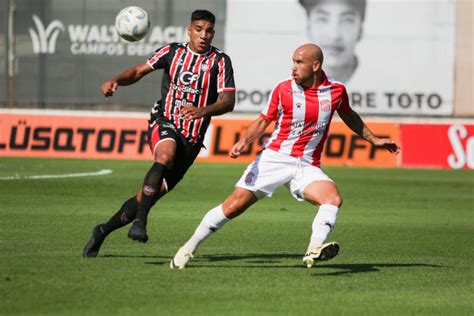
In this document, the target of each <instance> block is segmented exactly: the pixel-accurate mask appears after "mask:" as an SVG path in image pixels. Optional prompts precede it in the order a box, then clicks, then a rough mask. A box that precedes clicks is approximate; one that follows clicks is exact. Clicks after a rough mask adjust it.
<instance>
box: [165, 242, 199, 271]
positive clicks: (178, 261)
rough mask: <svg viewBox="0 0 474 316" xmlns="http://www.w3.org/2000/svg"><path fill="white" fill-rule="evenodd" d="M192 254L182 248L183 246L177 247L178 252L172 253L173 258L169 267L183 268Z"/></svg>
mask: <svg viewBox="0 0 474 316" xmlns="http://www.w3.org/2000/svg"><path fill="white" fill-rule="evenodd" d="M191 258H194V257H193V254H192V253H191V252H190V251H188V250H187V249H184V248H183V247H181V248H179V250H178V252H177V253H176V254H175V255H174V258H173V259H171V262H170V268H171V269H184V268H185V267H186V264H187V263H188V262H189V260H191Z"/></svg>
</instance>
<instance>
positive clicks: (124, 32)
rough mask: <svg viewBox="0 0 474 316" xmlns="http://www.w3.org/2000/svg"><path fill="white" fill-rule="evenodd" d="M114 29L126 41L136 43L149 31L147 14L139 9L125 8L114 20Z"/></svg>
mask: <svg viewBox="0 0 474 316" xmlns="http://www.w3.org/2000/svg"><path fill="white" fill-rule="evenodd" d="M115 29H116V30H117V33H118V34H119V35H120V37H121V38H123V39H124V40H126V41H129V42H136V41H139V40H141V39H142V38H144V37H145V35H146V34H147V33H148V30H149V29H150V20H149V19H148V13H146V11H145V10H143V9H142V8H140V7H134V6H131V7H126V8H124V9H122V10H121V11H120V12H119V13H118V14H117V17H116V18H115Z"/></svg>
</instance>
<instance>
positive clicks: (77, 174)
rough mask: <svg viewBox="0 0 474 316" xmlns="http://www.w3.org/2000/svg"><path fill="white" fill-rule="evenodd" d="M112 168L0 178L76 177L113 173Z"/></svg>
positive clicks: (2, 178) (3, 178)
mask: <svg viewBox="0 0 474 316" xmlns="http://www.w3.org/2000/svg"><path fill="white" fill-rule="evenodd" d="M111 173H112V170H111V169H102V170H99V171H97V172H81V173H65V174H45V175H33V176H21V175H18V174H16V175H14V176H8V177H0V180H23V179H35V180H36V179H60V178H76V177H95V176H105V175H107V174H111Z"/></svg>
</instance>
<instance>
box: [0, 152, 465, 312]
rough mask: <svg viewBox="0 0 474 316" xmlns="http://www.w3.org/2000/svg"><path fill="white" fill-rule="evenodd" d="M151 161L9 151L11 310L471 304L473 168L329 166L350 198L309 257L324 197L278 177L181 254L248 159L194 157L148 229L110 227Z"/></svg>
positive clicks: (4, 227) (6, 262)
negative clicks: (306, 262)
mask: <svg viewBox="0 0 474 316" xmlns="http://www.w3.org/2000/svg"><path fill="white" fill-rule="evenodd" d="M148 167H149V163H147V162H130V161H100V160H61V159H54V160H53V159H51V160H45V159H18V158H0V177H6V176H15V175H18V176H20V178H21V177H25V176H29V175H45V174H64V173H74V172H92V171H98V170H100V169H112V170H113V173H112V174H110V175H105V176H97V177H82V178H63V179H25V178H21V179H16V180H0V209H1V226H0V227H1V228H0V247H1V259H0V262H1V263H0V268H1V269H0V270H1V280H0V284H1V286H0V297H1V298H0V315H19V314H21V315H382V314H385V315H387V314H388V315H473V314H474V295H473V293H474V291H473V290H474V286H473V284H474V282H473V264H472V261H473V258H474V251H473V250H474V249H473V248H474V247H473V244H474V221H473V218H474V217H473V211H474V177H473V172H472V171H448V170H402V169H366V168H326V169H325V171H326V173H327V174H328V175H329V176H331V177H332V178H333V179H334V180H335V181H336V183H337V184H338V186H339V188H340V190H341V193H342V195H343V198H344V205H343V207H342V209H341V211H340V213H339V217H338V222H337V225H336V228H335V230H334V231H333V233H332V235H331V236H330V240H336V241H338V242H339V243H340V245H341V251H340V253H339V255H338V256H337V257H336V258H335V259H334V260H332V261H329V262H326V263H321V264H317V265H315V266H314V267H313V268H311V269H307V268H305V267H304V266H303V265H302V261H301V259H302V255H303V253H304V251H305V250H306V246H307V243H308V240H309V235H310V231H311V222H312V219H313V217H314V215H315V212H316V208H315V207H314V206H311V205H309V204H307V203H305V202H297V201H296V200H294V199H293V198H292V197H291V196H290V194H289V193H288V192H287V191H286V189H284V188H283V189H280V190H278V191H277V192H276V193H275V194H274V196H273V197H272V198H270V199H264V200H263V201H260V202H259V203H257V204H256V205H255V206H253V207H252V208H250V209H249V210H248V211H247V212H246V213H245V214H243V215H242V216H241V217H239V218H237V219H235V220H233V221H232V222H230V223H228V224H227V225H226V226H225V227H224V228H223V229H222V230H221V231H219V232H218V233H217V234H215V235H214V236H212V237H211V238H210V239H209V240H207V241H206V242H204V243H203V244H202V245H201V247H200V249H199V251H198V252H197V254H196V256H195V259H194V260H192V261H191V262H190V264H189V266H188V267H187V268H186V269H184V270H171V269H170V268H169V261H170V259H171V257H172V256H173V255H174V253H175V251H176V250H177V249H178V248H179V247H180V246H181V244H182V243H184V242H185V241H186V240H187V238H188V237H189V236H190V235H191V234H192V233H193V231H194V229H195V227H196V226H197V224H198V223H199V221H200V220H201V218H202V217H203V215H204V214H205V213H206V212H207V211H208V210H209V209H210V208H212V207H214V206H215V205H217V204H218V203H220V202H221V201H222V200H223V199H224V198H225V197H226V196H227V195H228V194H229V193H230V192H231V191H232V189H233V186H234V184H235V182H236V181H237V179H238V178H239V177H240V175H241V173H242V171H243V170H244V168H245V165H242V164H233V165H228V164H195V165H194V166H193V167H192V168H191V170H190V171H189V173H188V174H187V176H186V177H185V178H184V180H183V181H182V182H181V183H180V184H179V185H178V187H177V188H176V189H175V190H174V191H173V192H171V193H170V194H169V195H167V196H166V197H165V198H163V199H162V200H161V202H160V203H159V204H158V205H157V206H155V207H154V208H153V209H152V212H151V216H150V221H149V227H148V231H149V236H150V240H149V241H148V243H146V244H139V243H136V242H132V241H131V240H128V239H127V232H128V227H126V228H124V229H122V230H119V231H116V232H114V233H113V234H112V235H110V236H109V238H108V239H107V240H106V241H105V243H104V244H103V246H102V250H101V252H100V256H99V257H97V258H93V259H84V258H82V257H81V255H82V249H83V247H84V245H85V243H86V242H87V240H88V239H89V236H90V232H91V229H92V228H93V227H94V225H95V224H96V223H99V222H104V221H106V220H107V219H108V218H109V217H110V216H111V215H112V214H113V213H115V211H116V210H117V209H118V208H119V207H120V205H121V204H122V202H123V201H125V200H126V199H127V198H128V197H129V196H131V195H133V194H134V193H135V192H136V191H137V190H138V188H139V187H140V185H141V182H142V179H143V176H144V174H145V172H146V171H147V169H148Z"/></svg>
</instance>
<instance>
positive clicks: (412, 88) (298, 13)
mask: <svg viewBox="0 0 474 316" xmlns="http://www.w3.org/2000/svg"><path fill="white" fill-rule="evenodd" d="M227 4H228V6H227V23H226V37H225V49H226V52H227V53H228V54H229V55H230V56H231V57H232V59H233V62H234V71H235V76H236V81H237V84H238V88H239V89H238V95H237V97H238V103H237V106H236V110H237V111H255V112H258V111H260V110H261V109H262V107H263V106H264V105H265V104H266V101H267V96H268V93H269V92H270V91H271V90H272V88H273V87H274V86H275V85H276V83H277V82H279V81H280V80H283V79H285V78H286V77H288V76H289V75H290V71H291V55H292V53H293V51H294V50H295V49H296V47H298V46H299V45H301V44H303V43H307V42H312V43H316V44H318V45H319V46H320V47H321V48H322V50H323V53H324V62H323V69H324V70H325V72H326V73H327V75H328V76H330V77H331V78H333V79H334V80H337V81H340V82H343V83H344V84H345V85H346V87H347V90H348V93H349V96H350V99H351V104H352V107H353V108H354V109H355V110H356V111H358V112H359V113H361V114H375V115H410V116H433V115H436V116H438V115H442V116H443V115H444V116H446V115H451V114H452V111H453V80H454V46H455V42H454V39H455V2H454V1H451V0H425V1H396V0H275V1H270V0H254V1H251V0H228V2H227Z"/></svg>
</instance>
